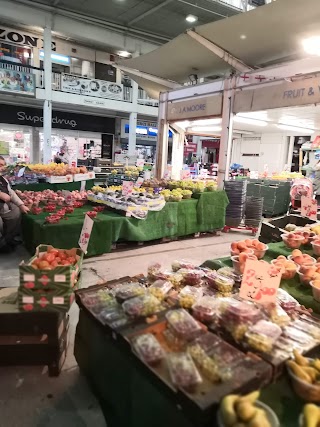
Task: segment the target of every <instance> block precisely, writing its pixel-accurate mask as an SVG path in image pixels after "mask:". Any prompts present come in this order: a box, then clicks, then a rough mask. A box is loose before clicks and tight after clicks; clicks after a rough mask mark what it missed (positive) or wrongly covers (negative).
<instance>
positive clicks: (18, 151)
mask: <svg viewBox="0 0 320 427" xmlns="http://www.w3.org/2000/svg"><path fill="white" fill-rule="evenodd" d="M0 127H1V128H0V155H1V156H4V157H5V158H6V159H7V162H8V163H16V162H30V152H31V134H30V130H29V128H25V129H19V128H15V127H10V126H8V125H1V124H0Z"/></svg>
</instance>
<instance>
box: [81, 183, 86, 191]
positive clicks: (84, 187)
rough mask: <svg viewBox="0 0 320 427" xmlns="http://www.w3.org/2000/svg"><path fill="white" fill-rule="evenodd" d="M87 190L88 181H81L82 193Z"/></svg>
mask: <svg viewBox="0 0 320 427" xmlns="http://www.w3.org/2000/svg"><path fill="white" fill-rule="evenodd" d="M85 189H86V181H81V184H80V191H85Z"/></svg>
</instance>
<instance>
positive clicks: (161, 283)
mask: <svg viewBox="0 0 320 427" xmlns="http://www.w3.org/2000/svg"><path fill="white" fill-rule="evenodd" d="M170 289H172V283H170V282H169V281H166V280H161V279H159V280H156V281H155V282H154V283H153V284H152V285H151V286H150V287H149V292H150V294H151V295H153V296H155V297H156V298H158V300H160V301H162V300H163V299H164V298H165V296H166V295H167V293H168V292H169V291H170Z"/></svg>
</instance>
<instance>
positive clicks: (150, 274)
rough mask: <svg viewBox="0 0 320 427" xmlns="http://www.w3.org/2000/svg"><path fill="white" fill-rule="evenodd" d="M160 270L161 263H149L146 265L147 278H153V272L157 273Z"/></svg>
mask: <svg viewBox="0 0 320 427" xmlns="http://www.w3.org/2000/svg"><path fill="white" fill-rule="evenodd" d="M160 270H161V264H159V263H158V262H154V263H152V264H150V265H149V267H148V279H150V280H153V279H154V276H155V274H157V273H159V271H160Z"/></svg>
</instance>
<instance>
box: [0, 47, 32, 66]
mask: <svg viewBox="0 0 320 427" xmlns="http://www.w3.org/2000/svg"><path fill="white" fill-rule="evenodd" d="M31 57H32V49H31V48H29V47H25V46H18V45H14V44H10V43H3V42H0V60H3V61H9V62H13V63H15V64H21V65H30V63H31Z"/></svg>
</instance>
